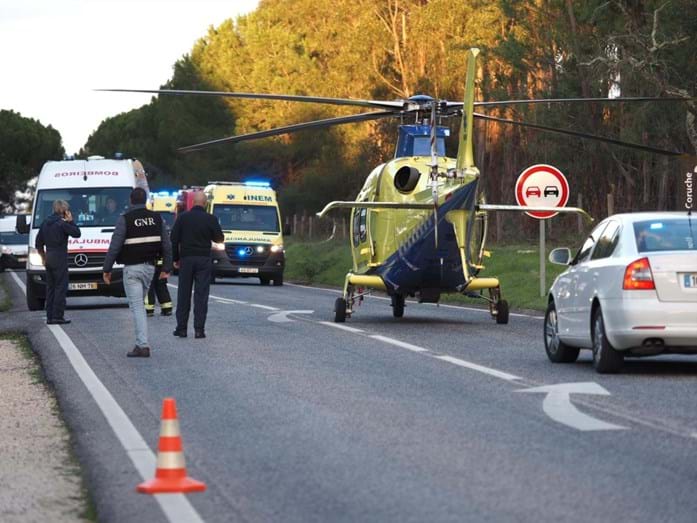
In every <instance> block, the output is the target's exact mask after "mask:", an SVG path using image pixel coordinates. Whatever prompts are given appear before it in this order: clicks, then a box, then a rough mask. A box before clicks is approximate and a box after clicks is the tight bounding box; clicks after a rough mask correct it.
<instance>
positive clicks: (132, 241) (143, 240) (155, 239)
mask: <svg viewBox="0 0 697 523" xmlns="http://www.w3.org/2000/svg"><path fill="white" fill-rule="evenodd" d="M159 241H162V237H161V236H143V237H142V238H128V239H127V240H125V241H124V242H123V244H124V245H133V244H136V243H152V242H159Z"/></svg>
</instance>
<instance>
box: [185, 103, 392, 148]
mask: <svg viewBox="0 0 697 523" xmlns="http://www.w3.org/2000/svg"><path fill="white" fill-rule="evenodd" d="M401 114H402V112H400V111H371V112H368V113H359V114H352V115H350V116H339V117H337V118H326V119H324V120H314V121H312V122H303V123H298V124H293V125H286V126H284V127H276V128H274V129H268V130H266V131H259V132H256V133H249V134H240V135H237V136H228V137H227V138H219V139H217V140H210V141H208V142H202V143H197V144H194V145H187V146H185V147H179V148H178V149H177V150H178V151H179V152H183V153H189V152H193V151H199V150H201V149H206V148H208V147H213V146H215V145H221V144H224V143H236V142H243V141H246V140H256V139H259V138H268V137H269V136H278V135H280V134H287V133H294V132H297V131H304V130H305V129H317V128H321V127H330V126H333V125H342V124H347V123H354V122H365V121H368V120H378V119H380V118H390V117H395V116H400V115H401Z"/></svg>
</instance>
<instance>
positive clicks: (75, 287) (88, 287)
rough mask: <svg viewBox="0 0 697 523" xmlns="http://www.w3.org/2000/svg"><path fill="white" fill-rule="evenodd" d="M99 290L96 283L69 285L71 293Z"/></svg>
mask: <svg viewBox="0 0 697 523" xmlns="http://www.w3.org/2000/svg"><path fill="white" fill-rule="evenodd" d="M96 289H97V284H96V283H95V282H87V283H69V284H68V290H69V291H93V290H96Z"/></svg>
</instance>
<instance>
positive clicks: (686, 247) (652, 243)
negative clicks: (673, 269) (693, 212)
mask: <svg viewBox="0 0 697 523" xmlns="http://www.w3.org/2000/svg"><path fill="white" fill-rule="evenodd" d="M634 238H635V239H636V246H637V249H638V250H639V252H657V251H694V250H697V220H691V219H689V218H679V219H668V220H647V221H642V222H634Z"/></svg>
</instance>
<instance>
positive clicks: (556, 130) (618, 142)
mask: <svg viewBox="0 0 697 523" xmlns="http://www.w3.org/2000/svg"><path fill="white" fill-rule="evenodd" d="M474 117H475V118H481V119H482V120H491V121H492V122H500V123H507V124H511V125H518V126H520V127H531V128H533V129H539V130H541V131H548V132H552V133H558V134H567V135H569V136H577V137H579V138H586V139H588V140H596V141H599V142H607V143H611V144H613V145H619V146H621V147H629V148H632V149H638V150H640V151H646V152H649V153H656V154H663V155H666V156H679V157H683V158H691V157H692V155H690V154H688V153H683V152H679V151H669V150H667V149H658V148H657V147H651V146H649V145H641V144H638V143H632V142H623V141H622V140H616V139H614V138H606V137H605V136H598V135H597V134H590V133H582V132H579V131H570V130H568V129H560V128H558V127H549V126H547V125H540V124H535V123H529V122H520V121H516V120H509V119H507V118H498V117H496V116H489V115H487V114H481V113H474Z"/></svg>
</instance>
